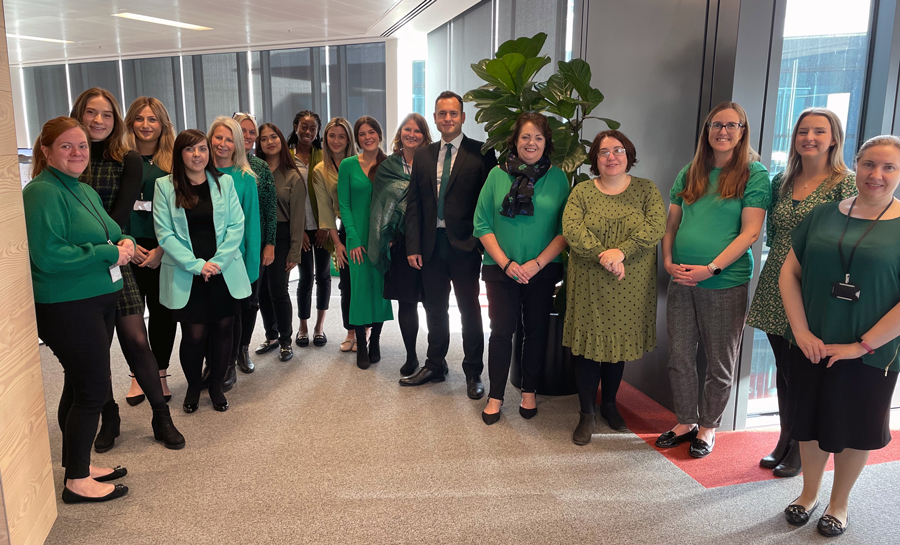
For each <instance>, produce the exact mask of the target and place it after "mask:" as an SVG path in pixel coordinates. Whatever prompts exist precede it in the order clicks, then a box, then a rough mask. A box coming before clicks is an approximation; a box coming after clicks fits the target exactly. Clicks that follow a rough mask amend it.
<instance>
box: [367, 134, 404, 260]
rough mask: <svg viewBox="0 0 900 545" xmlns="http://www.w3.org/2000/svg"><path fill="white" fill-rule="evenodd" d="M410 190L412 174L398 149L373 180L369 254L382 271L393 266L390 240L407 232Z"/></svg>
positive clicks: (379, 168) (379, 166) (383, 164)
mask: <svg viewBox="0 0 900 545" xmlns="http://www.w3.org/2000/svg"><path fill="white" fill-rule="evenodd" d="M408 190H409V174H407V173H406V172H405V171H404V170H403V153H402V152H401V153H395V154H393V155H391V156H390V157H388V158H387V159H385V160H384V161H383V162H382V163H381V164H380V165H378V170H377V171H376V172H375V181H373V182H372V209H371V215H370V219H369V245H368V246H367V248H368V249H367V252H368V254H367V255H368V256H369V259H371V260H372V264H373V265H374V266H375V268H376V269H378V270H379V271H381V273H382V274H384V273H387V272H388V271H389V270H390V268H391V252H390V244H391V241H392V240H394V239H395V238H396V237H398V236H403V235H404V234H405V232H406V228H405V226H406V193H407V191H408Z"/></svg>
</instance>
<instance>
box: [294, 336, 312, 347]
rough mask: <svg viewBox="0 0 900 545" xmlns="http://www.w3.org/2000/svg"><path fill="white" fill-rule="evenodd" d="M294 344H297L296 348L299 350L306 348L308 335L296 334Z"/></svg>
mask: <svg viewBox="0 0 900 545" xmlns="http://www.w3.org/2000/svg"><path fill="white" fill-rule="evenodd" d="M294 342H295V343H297V346H299V347H300V348H306V347H307V346H309V335H301V334H299V333H297V337H296V338H294Z"/></svg>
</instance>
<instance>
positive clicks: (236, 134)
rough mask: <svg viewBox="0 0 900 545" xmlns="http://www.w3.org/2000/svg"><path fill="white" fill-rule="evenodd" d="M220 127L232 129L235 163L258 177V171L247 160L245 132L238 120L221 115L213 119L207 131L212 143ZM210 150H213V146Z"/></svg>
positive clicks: (232, 158)
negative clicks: (242, 130) (255, 171)
mask: <svg viewBox="0 0 900 545" xmlns="http://www.w3.org/2000/svg"><path fill="white" fill-rule="evenodd" d="M219 127H226V128H227V129H228V130H230V131H231V137H232V139H234V152H233V153H232V154H231V160H232V161H234V165H235V166H236V167H238V169H239V170H240V171H241V172H243V173H245V174H249V175H250V176H253V178H254V179H256V173H254V172H253V169H252V168H250V162H249V161H248V160H247V152H246V151H244V133H242V132H241V126H240V125H238V122H237V121H235V120H234V119H231V118H230V117H225V116H224V115H220V116H219V117H217V118H215V119H214V120H213V122H212V125H210V126H209V131H208V132H207V133H206V134H207V135H208V136H209V140H210V143H211V142H212V138H213V135H214V133H215V132H216V129H218V128H219ZM210 151H212V149H211V148H210Z"/></svg>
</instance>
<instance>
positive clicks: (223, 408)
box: [213, 401, 228, 413]
mask: <svg viewBox="0 0 900 545" xmlns="http://www.w3.org/2000/svg"><path fill="white" fill-rule="evenodd" d="M213 409H215V410H217V411H219V412H220V413H224V412H225V411H227V410H228V402H227V401H226V402H225V403H216V402H213Z"/></svg>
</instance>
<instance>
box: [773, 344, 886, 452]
mask: <svg viewBox="0 0 900 545" xmlns="http://www.w3.org/2000/svg"><path fill="white" fill-rule="evenodd" d="M896 384H897V373H896V372H894V371H889V372H888V373H887V376H885V372H884V369H879V368H877V367H872V366H871V365H866V364H865V363H863V361H862V359H861V358H858V359H855V360H841V361H838V362H836V363H835V364H834V365H832V366H831V367H827V361H825V360H823V361H820V362H819V363H818V364H814V363H812V362H811V361H809V360H808V359H807V358H806V356H804V355H803V351H802V350H800V348H798V347H797V346H796V345H793V344H792V345H791V347H790V349H789V351H788V396H789V402H790V403H791V404H792V405H793V409H794V410H793V415H794V421H793V425H792V427H791V439H795V440H797V441H818V442H819V448H820V449H822V450H824V451H825V452H832V453H838V452H842V451H843V450H844V449H845V448H852V449H856V450H878V449H881V448H884V447H885V446H887V444H888V443H890V442H891V431H890V427H889V425H890V409H891V397H892V396H893V393H894V386H895V385H896Z"/></svg>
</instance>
